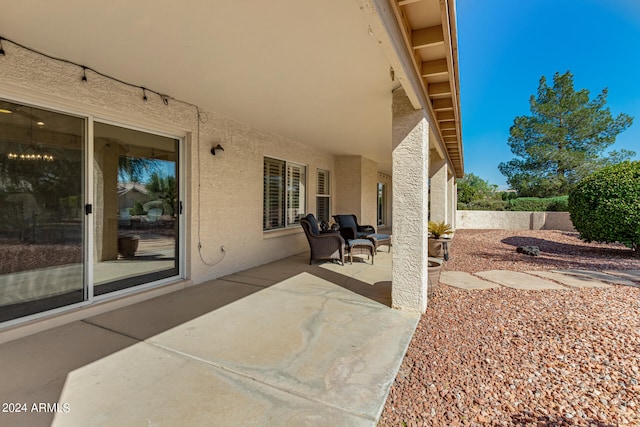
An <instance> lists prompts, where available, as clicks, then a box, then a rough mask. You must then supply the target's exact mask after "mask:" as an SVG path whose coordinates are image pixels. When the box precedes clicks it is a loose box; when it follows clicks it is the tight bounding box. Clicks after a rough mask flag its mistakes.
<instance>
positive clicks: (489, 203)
mask: <svg viewBox="0 0 640 427" xmlns="http://www.w3.org/2000/svg"><path fill="white" fill-rule="evenodd" d="M506 208H507V202H505V201H502V200H491V199H484V200H474V201H473V202H471V203H469V204H468V209H472V210H477V211H503V210H505V209H506Z"/></svg>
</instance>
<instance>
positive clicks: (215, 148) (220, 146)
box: [211, 144, 224, 156]
mask: <svg viewBox="0 0 640 427" xmlns="http://www.w3.org/2000/svg"><path fill="white" fill-rule="evenodd" d="M216 150H218V151H224V148H222V145H220V144H218V145H216V146H215V147H211V154H213V155H214V156H215V155H216Z"/></svg>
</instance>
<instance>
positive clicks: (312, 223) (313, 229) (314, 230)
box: [305, 214, 320, 236]
mask: <svg viewBox="0 0 640 427" xmlns="http://www.w3.org/2000/svg"><path fill="white" fill-rule="evenodd" d="M305 219H306V220H307V221H309V225H310V226H311V233H312V234H313V235H314V236H317V235H318V234H320V228H319V227H318V221H316V217H315V216H313V214H308V215H307V216H305Z"/></svg>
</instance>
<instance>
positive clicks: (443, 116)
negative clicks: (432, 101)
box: [436, 111, 456, 122]
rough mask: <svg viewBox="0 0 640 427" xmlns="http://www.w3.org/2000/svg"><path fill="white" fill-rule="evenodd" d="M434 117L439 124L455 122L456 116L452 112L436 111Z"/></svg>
mask: <svg viewBox="0 0 640 427" xmlns="http://www.w3.org/2000/svg"><path fill="white" fill-rule="evenodd" d="M436 117H437V118H438V121H439V122H455V121H456V116H455V114H453V111H438V112H437V113H436Z"/></svg>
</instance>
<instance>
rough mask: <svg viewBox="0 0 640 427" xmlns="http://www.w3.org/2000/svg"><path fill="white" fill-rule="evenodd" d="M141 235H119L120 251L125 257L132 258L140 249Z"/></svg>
mask: <svg viewBox="0 0 640 427" xmlns="http://www.w3.org/2000/svg"><path fill="white" fill-rule="evenodd" d="M139 242H140V236H120V237H118V253H119V254H120V255H122V256H123V257H125V258H132V257H134V256H135V254H136V251H137V250H138V243H139Z"/></svg>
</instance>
